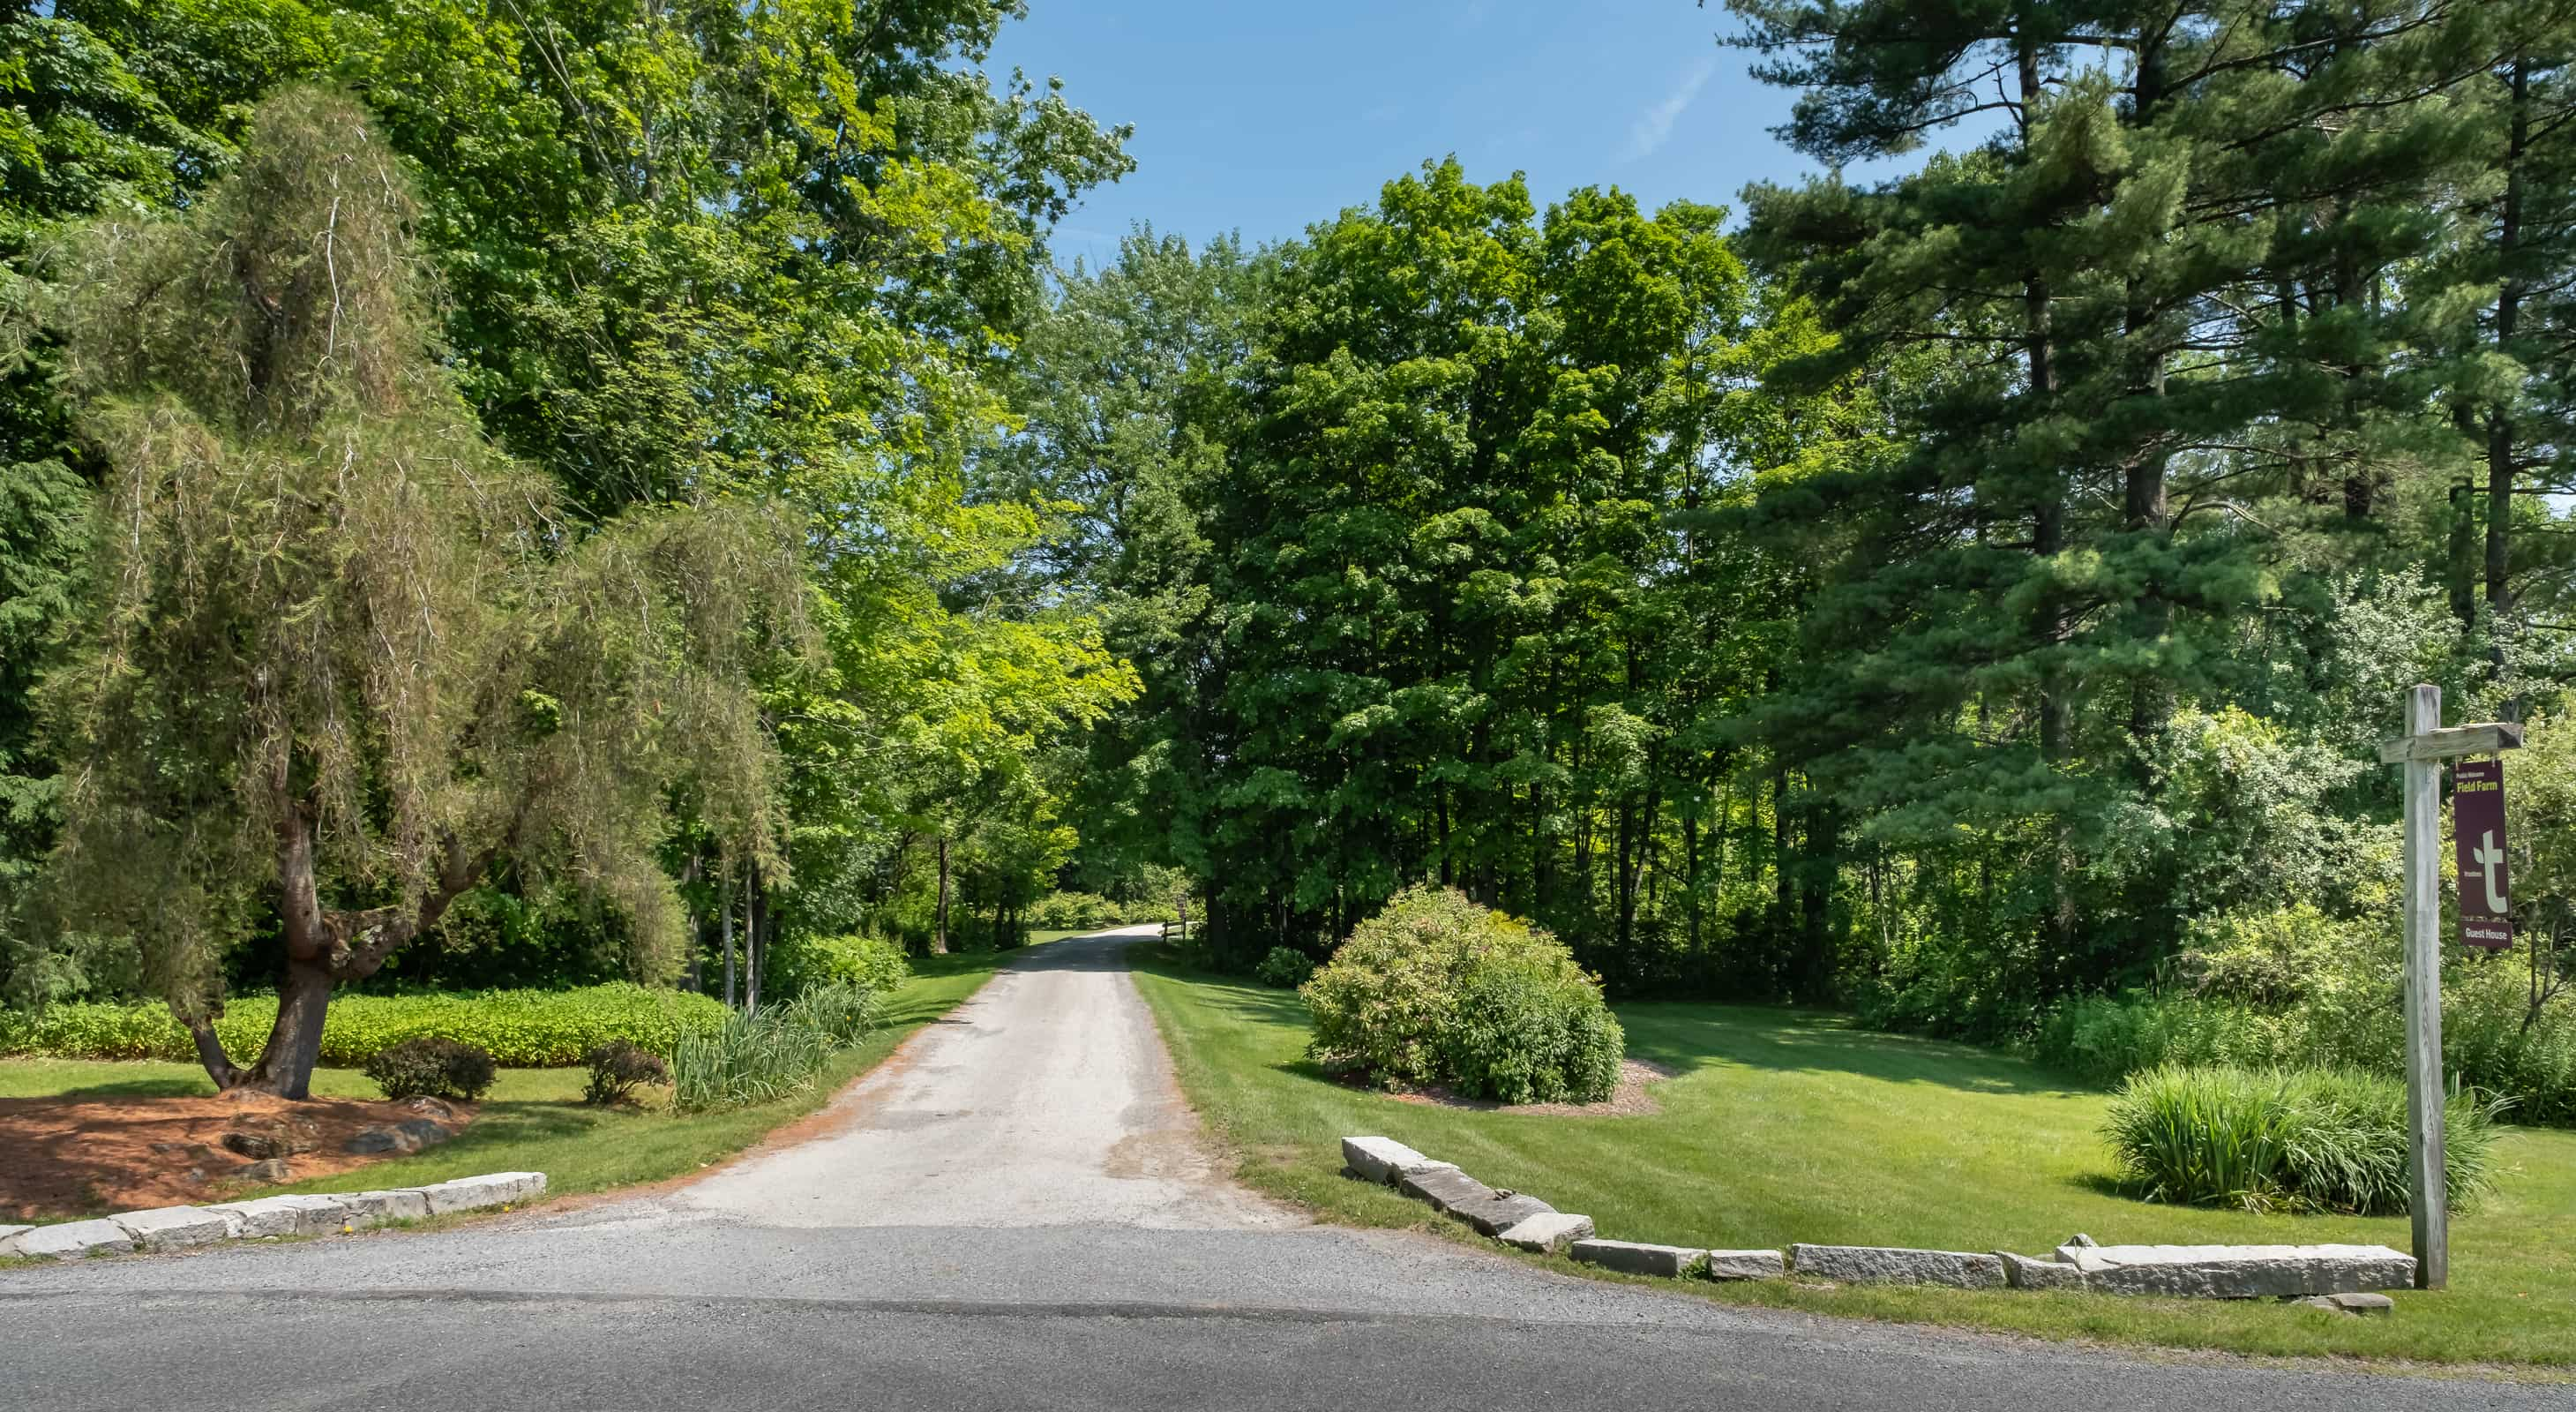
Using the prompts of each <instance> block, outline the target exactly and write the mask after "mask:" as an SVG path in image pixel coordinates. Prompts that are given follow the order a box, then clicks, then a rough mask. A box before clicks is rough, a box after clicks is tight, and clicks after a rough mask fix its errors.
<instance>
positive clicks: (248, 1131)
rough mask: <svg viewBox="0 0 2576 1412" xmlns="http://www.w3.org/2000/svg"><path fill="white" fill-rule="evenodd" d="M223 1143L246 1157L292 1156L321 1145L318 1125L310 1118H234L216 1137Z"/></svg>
mask: <svg viewBox="0 0 2576 1412" xmlns="http://www.w3.org/2000/svg"><path fill="white" fill-rule="evenodd" d="M220 1141H221V1142H222V1143H223V1145H224V1146H226V1147H228V1148H230V1149H232V1150H233V1151H234V1152H237V1153H240V1154H241V1155H242V1156H244V1157H247V1158H250V1159H251V1160H252V1161H254V1162H257V1161H263V1160H266V1159H268V1158H271V1157H293V1156H295V1155H296V1154H298V1153H303V1152H310V1151H312V1150H313V1149H314V1148H316V1147H319V1146H321V1145H322V1129H321V1126H320V1125H319V1124H317V1123H315V1122H314V1121H313V1120H312V1119H310V1118H297V1117H282V1118H251V1117H242V1118H235V1119H234V1120H233V1124H232V1126H231V1127H230V1128H228V1129H226V1130H225V1132H224V1135H223V1137H222V1138H221V1139H220Z"/></svg>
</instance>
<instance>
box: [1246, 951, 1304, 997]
mask: <svg viewBox="0 0 2576 1412" xmlns="http://www.w3.org/2000/svg"><path fill="white" fill-rule="evenodd" d="M1313 974H1315V960H1314V958H1313V957H1311V956H1308V955H1307V954H1306V953H1305V952H1303V951H1299V950H1298V949H1296V948H1295V947H1293V946H1274V947H1272V948H1270V954H1269V955H1267V956H1264V957H1262V958H1261V964H1260V965H1258V966H1255V967H1253V968H1252V978H1253V979H1254V980H1257V981H1259V982H1261V983H1262V984H1263V985H1272V986H1277V987H1279V988H1280V989H1281V990H1289V989H1293V988H1294V987H1296V986H1299V985H1303V984H1305V981H1306V978H1307V977H1308V976H1311V975H1313Z"/></svg>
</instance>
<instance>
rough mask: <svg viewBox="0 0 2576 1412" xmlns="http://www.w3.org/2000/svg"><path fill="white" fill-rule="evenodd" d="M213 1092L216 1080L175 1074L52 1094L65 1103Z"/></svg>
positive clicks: (192, 1095)
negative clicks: (173, 1075) (172, 1076)
mask: <svg viewBox="0 0 2576 1412" xmlns="http://www.w3.org/2000/svg"><path fill="white" fill-rule="evenodd" d="M214 1092H215V1081H214V1080H212V1079H209V1078H204V1077H202V1076H189V1075H181V1076H178V1077H174V1078H143V1079H117V1080H115V1081H113V1082H110V1083H98V1084H88V1085H85V1086H83V1087H80V1088H67V1089H64V1090H63V1091H62V1092H61V1093H58V1094H52V1095H49V1097H50V1098H52V1099H53V1100H54V1101H58V1102H62V1103H80V1102H83V1101H86V1100H91V1099H101V1098H210V1097H212V1096H213V1095H214Z"/></svg>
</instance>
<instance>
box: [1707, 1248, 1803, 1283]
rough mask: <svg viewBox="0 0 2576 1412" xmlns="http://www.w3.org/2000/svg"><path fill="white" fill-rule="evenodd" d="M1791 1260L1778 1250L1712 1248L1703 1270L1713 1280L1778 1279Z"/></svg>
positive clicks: (1787, 1270)
mask: <svg viewBox="0 0 2576 1412" xmlns="http://www.w3.org/2000/svg"><path fill="white" fill-rule="evenodd" d="M1788 1272H1789V1262H1788V1261H1787V1260H1785V1259H1782V1258H1781V1255H1780V1252H1779V1251H1776V1250H1712V1251H1710V1252H1709V1253H1708V1266H1707V1269H1706V1270H1705V1271H1704V1272H1703V1273H1705V1274H1706V1275H1707V1276H1708V1277H1709V1278H1710V1279H1712V1280H1776V1279H1778V1278H1780V1277H1781V1276H1782V1275H1785V1274H1787V1273H1788Z"/></svg>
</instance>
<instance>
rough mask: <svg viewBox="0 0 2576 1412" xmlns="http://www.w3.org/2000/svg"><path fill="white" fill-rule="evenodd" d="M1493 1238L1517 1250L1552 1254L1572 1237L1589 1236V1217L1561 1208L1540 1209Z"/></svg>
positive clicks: (1576, 1239)
mask: <svg viewBox="0 0 2576 1412" xmlns="http://www.w3.org/2000/svg"><path fill="white" fill-rule="evenodd" d="M1496 1239H1498V1240H1500V1241H1501V1242H1502V1243H1503V1244H1505V1245H1508V1246H1511V1247H1513V1248H1514V1249H1517V1250H1530V1251H1536V1252H1537V1253H1539V1254H1541V1255H1553V1254H1555V1253H1556V1252H1558V1251H1560V1250H1563V1249H1564V1248H1565V1247H1566V1246H1567V1245H1569V1244H1571V1243H1573V1242H1575V1241H1578V1240H1590V1239H1592V1218H1591V1217H1589V1216H1577V1215H1574V1214H1572V1213H1571V1212H1565V1211H1542V1212H1539V1213H1538V1214H1537V1215H1535V1216H1530V1217H1526V1218H1524V1219H1523V1220H1521V1221H1520V1222H1518V1223H1517V1224H1514V1225H1512V1226H1511V1227H1509V1228H1507V1229H1506V1230H1504V1231H1503V1233H1502V1234H1501V1235H1499V1236H1497V1237H1496Z"/></svg>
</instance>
